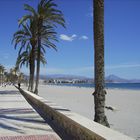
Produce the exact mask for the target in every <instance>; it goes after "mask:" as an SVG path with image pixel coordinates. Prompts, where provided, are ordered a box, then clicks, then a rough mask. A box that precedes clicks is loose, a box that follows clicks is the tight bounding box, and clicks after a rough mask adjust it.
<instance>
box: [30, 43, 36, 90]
mask: <svg viewBox="0 0 140 140" xmlns="http://www.w3.org/2000/svg"><path fill="white" fill-rule="evenodd" d="M34 72H35V46H34V45H33V43H32V52H31V75H30V76H31V91H32V92H33V88H34Z"/></svg>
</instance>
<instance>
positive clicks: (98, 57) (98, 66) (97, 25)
mask: <svg viewBox="0 0 140 140" xmlns="http://www.w3.org/2000/svg"><path fill="white" fill-rule="evenodd" d="M94 53H95V54H94V61H95V92H94V93H93V95H94V104H95V116H94V121H96V122H98V123H100V124H103V125H105V126H108V127H109V123H108V121H107V117H106V116H105V94H106V91H105V89H104V87H105V81H104V0H94Z"/></svg>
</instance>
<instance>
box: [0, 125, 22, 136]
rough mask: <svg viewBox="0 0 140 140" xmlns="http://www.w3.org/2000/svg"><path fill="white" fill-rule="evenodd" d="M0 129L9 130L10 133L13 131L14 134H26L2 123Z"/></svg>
mask: <svg viewBox="0 0 140 140" xmlns="http://www.w3.org/2000/svg"><path fill="white" fill-rule="evenodd" d="M0 128H3V129H8V130H9V131H13V132H18V133H21V134H24V132H23V131H22V130H21V129H18V128H16V127H13V126H10V125H7V124H4V123H0Z"/></svg>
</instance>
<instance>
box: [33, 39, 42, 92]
mask: <svg viewBox="0 0 140 140" xmlns="http://www.w3.org/2000/svg"><path fill="white" fill-rule="evenodd" d="M40 46H41V40H40V39H38V51H37V69H36V85H35V91H34V93H35V94H38V85H39V73H40V51H41V50H40V49H41V47H40Z"/></svg>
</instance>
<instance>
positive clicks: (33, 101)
mask: <svg viewBox="0 0 140 140" xmlns="http://www.w3.org/2000/svg"><path fill="white" fill-rule="evenodd" d="M19 91H20V93H21V94H22V95H23V96H24V97H25V99H26V100H27V101H28V103H29V104H30V105H31V106H32V107H33V108H34V109H35V110H36V111H37V112H38V113H39V114H40V116H41V117H42V118H43V119H44V120H45V121H46V122H47V123H48V124H49V125H50V126H51V127H52V128H53V129H54V131H56V133H57V134H58V135H59V136H60V137H61V138H62V139H64V140H105V139H106V140H133V139H132V138H130V137H128V136H126V135H124V134H121V133H119V132H117V131H114V130H112V129H110V128H107V127H105V126H102V125H100V124H98V123H96V122H94V121H92V120H89V119H87V118H85V117H83V116H81V115H78V114H76V113H73V112H71V111H70V110H68V109H66V108H63V107H61V106H58V105H56V104H55V103H52V102H50V101H47V100H45V99H43V98H42V97H39V96H37V95H35V94H33V93H31V92H29V91H25V90H23V89H19Z"/></svg>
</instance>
